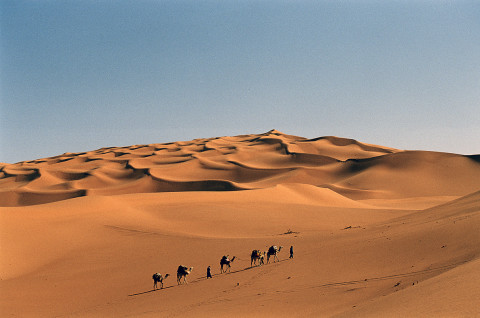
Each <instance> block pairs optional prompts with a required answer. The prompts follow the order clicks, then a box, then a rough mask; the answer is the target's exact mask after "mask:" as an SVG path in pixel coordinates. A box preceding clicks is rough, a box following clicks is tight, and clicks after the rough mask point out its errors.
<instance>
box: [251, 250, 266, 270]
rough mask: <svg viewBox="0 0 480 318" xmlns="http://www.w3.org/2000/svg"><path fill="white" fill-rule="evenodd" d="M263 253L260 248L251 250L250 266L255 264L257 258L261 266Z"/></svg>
mask: <svg viewBox="0 0 480 318" xmlns="http://www.w3.org/2000/svg"><path fill="white" fill-rule="evenodd" d="M265 253H266V252H263V254H262V252H261V251H260V250H253V251H252V254H251V255H250V267H253V265H257V260H258V265H259V266H261V265H263V263H264V259H265Z"/></svg>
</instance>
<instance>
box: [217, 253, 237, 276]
mask: <svg viewBox="0 0 480 318" xmlns="http://www.w3.org/2000/svg"><path fill="white" fill-rule="evenodd" d="M234 260H235V256H234V257H232V259H229V258H228V255H224V256H223V257H222V259H221V260H220V273H223V272H224V271H223V266H225V273H226V272H227V271H230V264H231V263H233V261H234Z"/></svg>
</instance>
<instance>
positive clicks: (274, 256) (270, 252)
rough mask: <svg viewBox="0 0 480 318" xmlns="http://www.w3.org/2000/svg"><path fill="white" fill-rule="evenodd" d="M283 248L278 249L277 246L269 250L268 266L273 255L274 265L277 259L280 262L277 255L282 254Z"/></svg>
mask: <svg viewBox="0 0 480 318" xmlns="http://www.w3.org/2000/svg"><path fill="white" fill-rule="evenodd" d="M282 247H283V246H280V247H277V246H275V245H273V246H270V247H269V248H268V252H267V264H268V262H269V261H270V256H272V255H273V262H274V263H275V259H277V261H280V260H279V259H278V256H277V254H278V253H280V251H281V250H282Z"/></svg>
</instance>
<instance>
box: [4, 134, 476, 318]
mask: <svg viewBox="0 0 480 318" xmlns="http://www.w3.org/2000/svg"><path fill="white" fill-rule="evenodd" d="M0 171H1V172H0V248H1V255H0V256H1V257H0V279H1V280H0V296H1V297H0V314H1V315H2V317H225V316H230V317H337V316H338V317H432V316H439V317H478V316H480V309H479V308H480V287H479V285H478V282H479V279H480V276H479V275H480V231H479V229H480V162H479V156H478V155H472V156H466V155H460V154H453V153H439V152H430V151H409V150H400V149H394V148H389V147H383V146H377V145H371V144H366V143H362V142H358V141H356V140H353V139H347V138H339V137H320V138H314V139H307V138H303V137H298V136H292V135H287V134H284V133H281V132H279V131H276V130H271V131H269V132H267V133H264V134H250V135H241V136H233V137H219V138H205V139H196V140H192V141H182V142H171V143H165V144H150V145H135V146H128V147H108V148H102V149H98V150H94V151H88V152H82V153H65V154H62V155H59V156H55V157H50V158H43V159H38V160H32V161H24V162H19V163H16V164H0ZM271 245H277V246H282V250H281V251H280V253H279V261H278V262H272V260H271V261H270V263H269V264H265V265H263V266H253V267H251V266H250V253H251V251H252V250H253V249H260V250H262V251H265V250H267V249H268V247H269V246H271ZM290 246H293V247H294V252H295V253H294V258H293V259H290V258H289V252H288V250H289V248H290ZM223 255H229V256H230V257H233V256H236V258H235V260H234V262H233V263H232V267H231V271H230V272H228V273H224V274H221V273H220V265H219V261H220V259H221V257H222V256H223ZM181 264H182V265H185V266H188V267H193V268H194V269H193V271H192V273H191V274H190V275H189V276H188V278H187V279H188V284H182V285H177V282H176V277H175V276H176V275H175V274H176V273H175V272H176V269H177V267H178V266H179V265H181ZM207 266H211V268H212V273H213V279H206V268H207ZM155 272H160V273H162V274H165V273H169V274H170V275H171V276H170V277H168V278H167V279H166V281H165V285H164V288H163V289H160V290H153V288H152V287H153V280H152V274H153V273H155Z"/></svg>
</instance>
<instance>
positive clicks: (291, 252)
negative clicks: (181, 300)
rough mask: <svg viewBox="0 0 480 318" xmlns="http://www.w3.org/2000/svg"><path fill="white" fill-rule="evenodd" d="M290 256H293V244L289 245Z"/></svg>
mask: <svg viewBox="0 0 480 318" xmlns="http://www.w3.org/2000/svg"><path fill="white" fill-rule="evenodd" d="M290 258H293V245H292V246H290Z"/></svg>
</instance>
